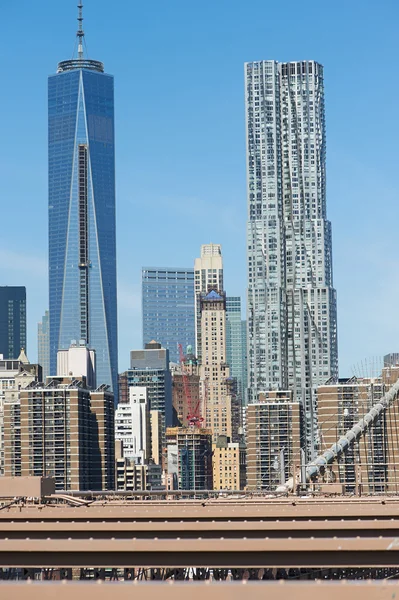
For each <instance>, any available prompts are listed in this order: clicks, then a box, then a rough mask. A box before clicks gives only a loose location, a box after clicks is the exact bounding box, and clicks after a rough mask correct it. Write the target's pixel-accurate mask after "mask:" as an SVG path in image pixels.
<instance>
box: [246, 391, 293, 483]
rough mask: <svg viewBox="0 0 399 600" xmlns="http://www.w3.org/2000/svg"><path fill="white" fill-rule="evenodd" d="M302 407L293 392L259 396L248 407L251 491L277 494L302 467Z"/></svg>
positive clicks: (248, 477)
mask: <svg viewBox="0 0 399 600" xmlns="http://www.w3.org/2000/svg"><path fill="white" fill-rule="evenodd" d="M301 419H302V407H301V405H300V403H299V402H298V401H294V400H293V393H292V391H290V390H288V391H283V390H281V391H270V392H265V393H264V394H259V398H258V400H257V401H256V402H255V401H254V402H251V403H250V404H248V406H247V488H248V489H249V490H267V491H271V492H273V491H275V490H276V488H277V487H278V486H279V485H280V484H283V483H285V482H286V481H287V480H288V479H289V478H290V477H293V476H294V475H295V469H296V467H299V465H300V464H301V453H300V449H301Z"/></svg>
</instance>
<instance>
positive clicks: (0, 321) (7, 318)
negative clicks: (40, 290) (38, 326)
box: [0, 286, 26, 359]
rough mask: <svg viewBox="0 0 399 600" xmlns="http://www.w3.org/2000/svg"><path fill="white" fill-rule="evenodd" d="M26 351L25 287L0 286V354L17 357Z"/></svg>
mask: <svg viewBox="0 0 399 600" xmlns="http://www.w3.org/2000/svg"><path fill="white" fill-rule="evenodd" d="M22 348H25V351H26V288H25V287H23V286H0V354H2V355H3V358H5V359H6V358H10V359H17V358H18V356H19V353H20V352H21V349H22Z"/></svg>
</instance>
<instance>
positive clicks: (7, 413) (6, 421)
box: [0, 351, 42, 475]
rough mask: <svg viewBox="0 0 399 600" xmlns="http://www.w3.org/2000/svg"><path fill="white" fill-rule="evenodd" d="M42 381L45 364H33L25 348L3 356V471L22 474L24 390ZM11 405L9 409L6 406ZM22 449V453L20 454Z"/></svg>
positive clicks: (0, 472) (0, 469) (0, 431)
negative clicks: (19, 418) (13, 356)
mask: <svg viewBox="0 0 399 600" xmlns="http://www.w3.org/2000/svg"><path fill="white" fill-rule="evenodd" d="M39 381H42V367H41V366H40V365H37V364H31V363H30V362H29V360H28V358H27V356H26V354H25V352H24V351H22V352H21V354H20V355H19V356H18V358H17V360H3V359H2V357H1V356H0V475H4V473H5V471H6V470H7V471H8V472H10V473H11V474H12V475H20V474H21V460H20V447H21V431H20V428H19V427H18V425H17V424H15V422H16V419H17V414H18V411H19V399H20V390H22V389H24V388H25V387H26V386H28V385H29V384H30V383H32V382H39ZM6 405H7V409H6ZM11 444H13V453H12V456H11V455H7V456H8V464H7V466H6V465H5V460H6V458H5V447H7V448H9V447H11ZM18 451H19V454H18Z"/></svg>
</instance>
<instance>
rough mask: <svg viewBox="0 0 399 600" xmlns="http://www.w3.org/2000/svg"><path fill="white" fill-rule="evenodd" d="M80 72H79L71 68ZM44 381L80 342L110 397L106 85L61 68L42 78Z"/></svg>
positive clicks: (112, 312)
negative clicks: (61, 355)
mask: <svg viewBox="0 0 399 600" xmlns="http://www.w3.org/2000/svg"><path fill="white" fill-rule="evenodd" d="M80 64H81V65H82V67H84V68H79V65H80ZM48 111H49V288H50V375H54V374H55V373H56V359H57V351H58V350H59V349H67V348H69V346H70V344H71V341H72V340H84V341H85V342H86V343H87V344H88V346H89V347H90V348H92V349H94V350H95V351H96V364H97V368H96V373H97V385H100V384H102V383H106V384H108V385H110V386H111V389H112V390H113V391H114V392H115V394H116V393H117V389H118V386H117V372H118V370H117V308H116V249H115V157H114V81H113V77H112V76H110V75H107V74H105V73H103V72H102V65H101V63H95V62H94V61H82V62H81V63H79V61H76V60H75V61H69V62H68V61H67V62H65V63H60V65H59V72H58V73H57V74H56V75H53V76H51V77H50V78H49V85H48Z"/></svg>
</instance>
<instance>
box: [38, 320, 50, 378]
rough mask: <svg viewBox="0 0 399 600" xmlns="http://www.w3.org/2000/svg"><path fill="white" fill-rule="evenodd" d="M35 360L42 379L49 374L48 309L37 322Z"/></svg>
mask: <svg viewBox="0 0 399 600" xmlns="http://www.w3.org/2000/svg"><path fill="white" fill-rule="evenodd" d="M37 362H38V363H39V365H41V366H42V369H43V381H46V377H47V375H50V318H49V314H48V310H46V311H45V313H44V315H43V317H42V320H41V321H40V322H39V323H38V324H37Z"/></svg>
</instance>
